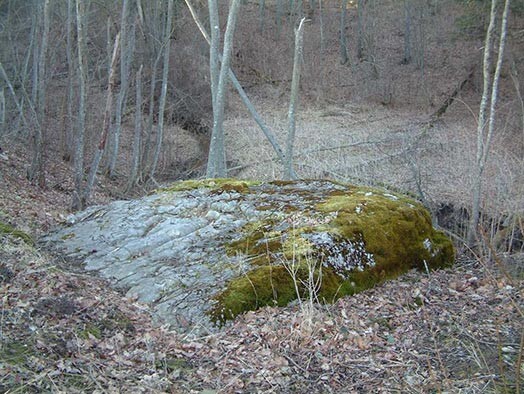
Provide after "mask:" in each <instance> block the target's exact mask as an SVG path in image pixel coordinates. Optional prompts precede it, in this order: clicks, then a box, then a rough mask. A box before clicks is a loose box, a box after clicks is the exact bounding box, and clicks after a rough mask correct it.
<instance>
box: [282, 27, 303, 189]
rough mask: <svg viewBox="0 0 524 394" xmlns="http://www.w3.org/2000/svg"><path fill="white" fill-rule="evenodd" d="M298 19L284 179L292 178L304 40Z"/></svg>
mask: <svg viewBox="0 0 524 394" xmlns="http://www.w3.org/2000/svg"><path fill="white" fill-rule="evenodd" d="M305 21H306V19H305V18H302V19H301V20H300V24H299V25H298V28H297V29H296V30H295V56H294V59H293V78H292V80H291V97H290V99H289V110H288V124H289V127H288V136H287V149H286V174H285V178H286V179H293V178H294V177H293V145H294V143H295V125H296V123H295V112H296V106H297V99H298V89H299V86H300V62H301V61H302V52H303V42H304V22H305Z"/></svg>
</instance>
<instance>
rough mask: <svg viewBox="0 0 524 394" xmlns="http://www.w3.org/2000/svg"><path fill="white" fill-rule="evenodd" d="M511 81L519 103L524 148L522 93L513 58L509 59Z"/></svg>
mask: <svg viewBox="0 0 524 394" xmlns="http://www.w3.org/2000/svg"><path fill="white" fill-rule="evenodd" d="M511 79H512V80H513V85H515V91H516V93H517V98H518V100H519V103H520V115H521V127H522V144H523V146H524V99H523V98H522V92H521V90H520V82H519V73H518V70H517V65H516V64H515V59H513V58H512V59H511Z"/></svg>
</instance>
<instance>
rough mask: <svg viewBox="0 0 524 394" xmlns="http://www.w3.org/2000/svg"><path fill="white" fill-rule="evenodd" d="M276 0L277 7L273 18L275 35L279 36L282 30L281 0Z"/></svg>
mask: <svg viewBox="0 0 524 394" xmlns="http://www.w3.org/2000/svg"><path fill="white" fill-rule="evenodd" d="M276 1H277V9H276V15H275V19H276V22H277V37H279V36H280V31H281V30H282V1H283V0H276Z"/></svg>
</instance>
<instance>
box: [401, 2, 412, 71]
mask: <svg viewBox="0 0 524 394" xmlns="http://www.w3.org/2000/svg"><path fill="white" fill-rule="evenodd" d="M412 6H413V4H412V3H411V0H404V59H403V60H402V63H404V64H409V63H411V7H412Z"/></svg>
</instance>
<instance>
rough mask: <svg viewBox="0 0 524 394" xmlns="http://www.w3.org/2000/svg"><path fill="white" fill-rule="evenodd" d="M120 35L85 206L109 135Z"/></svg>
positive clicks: (87, 187) (86, 192)
mask: <svg viewBox="0 0 524 394" xmlns="http://www.w3.org/2000/svg"><path fill="white" fill-rule="evenodd" d="M120 41H121V40H120V33H118V34H117V35H116V37H115V43H114V45H113V55H112V56H111V70H110V71H109V77H108V79H109V82H108V84H107V97H106V108H105V111H104V123H103V125H102V132H101V135H100V142H99V143H98V148H97V150H96V152H95V155H94V156H93V162H92V163H91V168H90V169H89V175H88V177H87V184H86V188H85V190H84V192H83V194H82V204H83V205H87V204H88V202H89V196H90V195H91V190H93V185H94V184H95V179H96V173H97V171H98V166H99V165H100V160H101V159H102V155H103V153H104V150H105V148H106V142H107V136H108V134H109V128H110V126H111V113H112V112H113V91H114V88H115V74H116V65H117V62H118V49H119V45H121V43H120Z"/></svg>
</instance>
